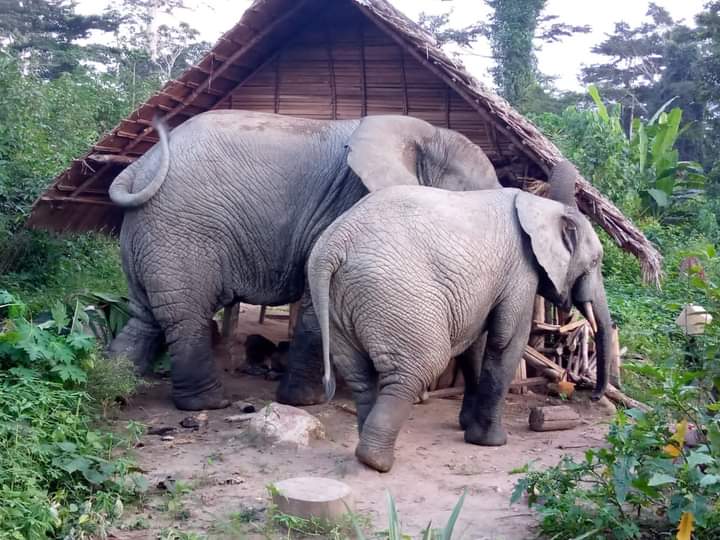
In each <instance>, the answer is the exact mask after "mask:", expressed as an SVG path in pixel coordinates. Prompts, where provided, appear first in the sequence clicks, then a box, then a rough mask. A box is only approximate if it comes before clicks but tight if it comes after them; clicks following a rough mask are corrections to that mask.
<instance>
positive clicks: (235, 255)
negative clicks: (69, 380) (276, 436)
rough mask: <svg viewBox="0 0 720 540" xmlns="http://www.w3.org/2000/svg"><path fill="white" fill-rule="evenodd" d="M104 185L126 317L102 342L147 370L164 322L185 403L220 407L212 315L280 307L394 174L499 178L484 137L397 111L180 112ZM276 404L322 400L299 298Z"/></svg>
mask: <svg viewBox="0 0 720 540" xmlns="http://www.w3.org/2000/svg"><path fill="white" fill-rule="evenodd" d="M157 129H158V132H159V135H160V143H159V144H157V145H156V146H155V147H154V148H153V149H151V150H150V151H149V152H147V153H146V154H145V155H144V156H143V157H141V158H140V159H138V160H137V162H135V163H133V164H132V165H130V166H129V167H128V168H127V169H126V170H125V171H123V172H122V173H121V174H120V175H119V176H118V177H117V179H116V180H115V181H114V182H113V184H112V186H111V187H110V191H109V193H110V197H111V198H112V200H113V201H114V202H115V203H117V204H119V205H120V206H123V207H125V208H126V211H125V220H124V222H123V227H122V231H121V235H120V243H121V249H122V260H123V267H124V270H125V273H126V275H127V278H128V282H129V289H130V309H131V313H132V318H131V320H130V322H129V323H128V325H127V326H126V327H125V329H124V330H123V332H122V333H121V334H120V335H119V336H118V337H117V338H116V339H115V341H114V342H113V343H112V344H111V346H110V351H109V352H110V353H111V354H112V355H125V356H128V357H129V358H131V359H132V360H133V361H134V362H135V364H136V365H137V366H138V368H139V370H140V371H145V370H146V369H147V367H148V362H149V360H150V359H151V358H152V357H153V354H154V352H155V351H156V349H157V346H158V342H159V341H160V338H161V336H162V334H163V333H164V335H165V339H166V341H167V344H168V346H169V348H170V354H171V358H172V383H173V394H172V395H173V400H174V402H175V405H176V406H177V407H178V408H180V409H186V410H198V409H210V408H219V407H223V406H226V405H227V404H228V402H227V400H225V399H223V396H222V390H221V386H220V383H219V381H218V379H217V378H216V375H215V369H214V362H213V358H212V353H211V331H210V328H211V326H210V324H211V321H210V320H211V317H212V315H213V313H215V311H216V310H218V309H219V308H221V307H223V306H228V305H231V304H233V303H236V302H247V303H251V304H265V305H281V304H287V303H289V302H294V301H297V300H299V299H300V298H301V296H303V291H304V290H305V275H304V268H305V263H306V261H307V256H308V254H309V252H310V248H311V246H312V245H313V243H314V242H315V240H316V239H317V237H318V236H319V235H320V233H321V232H322V231H323V230H325V228H326V227H327V226H328V225H330V223H332V222H333V221H334V220H335V218H337V217H338V216H339V215H340V214H341V213H343V212H344V211H345V210H347V209H348V208H350V207H351V206H352V205H353V204H354V203H355V202H357V201H358V200H360V199H361V198H362V197H363V196H364V195H366V194H367V193H368V190H370V191H372V190H376V189H380V188H383V187H386V186H390V185H394V184H415V185H417V184H421V185H427V186H436V187H440V188H444V189H449V190H458V191H461V190H473V189H487V188H494V187H498V186H499V184H498V182H497V177H496V175H495V172H494V169H493V167H492V165H491V163H490V161H489V160H488V159H487V157H486V156H485V154H484V153H483V152H482V151H481V150H480V148H479V147H477V146H476V145H474V144H472V143H471V142H470V141H469V140H468V139H466V138H465V137H463V136H462V135H460V134H458V133H456V132H453V131H450V130H446V129H439V128H435V127H433V126H431V125H430V124H427V123H426V122H423V121H421V120H418V119H415V118H411V117H404V116H375V117H368V118H365V119H363V120H350V121H334V122H333V121H316V120H305V119H298V118H291V117H284V116H279V115H273V114H263V113H252V112H246V111H212V112H207V113H204V114H200V115H198V116H195V117H194V118H192V119H190V120H188V121H187V122H185V123H183V124H182V125H181V126H179V127H178V128H177V129H175V130H174V131H173V132H172V135H171V136H170V137H168V134H167V133H166V130H165V129H164V128H163V127H162V125H159V126H157ZM302 306H303V307H302V312H301V314H300V316H299V319H298V326H297V328H296V330H295V337H294V339H293V342H292V345H291V348H290V353H289V360H288V361H289V367H288V371H287V372H286V374H285V377H284V379H283V381H282V382H281V384H280V386H279V389H278V399H279V400H280V401H282V402H284V403H291V404H310V403H315V402H319V401H321V400H322V388H321V386H320V384H319V383H320V380H319V379H320V375H319V374H320V372H321V366H322V364H321V354H320V353H321V350H320V333H319V329H318V326H317V319H316V317H315V314H314V311H313V309H312V304H311V301H310V297H309V295H308V296H307V297H304V298H303V302H302Z"/></svg>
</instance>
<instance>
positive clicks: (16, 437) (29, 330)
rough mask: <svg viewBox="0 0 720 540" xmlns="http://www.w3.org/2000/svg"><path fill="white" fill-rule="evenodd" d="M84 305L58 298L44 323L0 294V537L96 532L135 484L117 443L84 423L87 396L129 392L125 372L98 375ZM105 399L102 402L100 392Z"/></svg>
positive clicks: (90, 402)
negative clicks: (71, 305)
mask: <svg viewBox="0 0 720 540" xmlns="http://www.w3.org/2000/svg"><path fill="white" fill-rule="evenodd" d="M86 322H87V318H86V315H85V311H84V310H83V309H82V307H81V305H80V304H79V302H76V304H75V308H74V310H73V311H72V312H71V311H69V310H68V309H67V307H66V306H65V305H64V304H62V303H56V304H55V305H54V306H53V308H52V309H51V310H50V317H48V318H47V320H46V321H44V322H40V323H38V322H35V321H33V320H32V318H31V314H30V311H29V309H28V308H27V306H25V305H24V304H23V303H22V302H20V301H19V300H17V299H16V298H14V297H13V296H11V295H10V294H8V293H7V292H6V291H0V369H1V371H0V501H2V504H1V505H0V537H2V538H18V539H19V538H44V537H48V536H51V537H62V536H66V537H68V538H90V537H95V536H102V535H104V531H105V528H106V526H107V524H108V523H109V522H110V521H111V520H112V519H114V518H116V517H118V516H119V515H120V514H121V513H122V508H123V502H122V501H123V498H126V497H129V496H131V495H132V494H133V493H134V492H136V491H137V490H139V489H142V487H143V486H142V480H141V479H139V478H136V477H134V476H132V474H131V473H133V472H134V469H133V466H132V463H131V462H130V461H128V460H127V459H125V458H124V457H123V456H122V452H121V450H122V449H123V448H124V441H123V440H122V439H120V438H118V437H117V436H115V435H113V434H111V433H108V432H104V431H102V430H100V429H97V428H94V427H93V418H94V412H95V411H96V410H97V401H96V399H94V398H93V396H91V395H90V394H89V393H88V391H91V392H97V395H98V397H99V398H100V401H101V404H103V403H102V402H103V400H105V401H107V400H108V399H114V397H115V396H116V395H119V394H121V393H127V392H130V391H132V389H133V387H134V383H135V379H134V376H133V375H132V371H126V370H125V371H123V370H124V368H123V366H122V365H120V366H117V367H113V368H112V370H111V371H108V365H107V364H106V361H105V360H100V357H99V355H98V353H97V350H96V345H95V340H94V338H93V337H92V336H90V335H87V334H86V333H84V331H83V330H84V324H85V323H86ZM108 396H112V398H108Z"/></svg>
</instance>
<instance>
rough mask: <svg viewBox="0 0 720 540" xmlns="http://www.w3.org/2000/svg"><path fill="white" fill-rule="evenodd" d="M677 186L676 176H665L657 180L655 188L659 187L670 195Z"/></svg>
mask: <svg viewBox="0 0 720 540" xmlns="http://www.w3.org/2000/svg"><path fill="white" fill-rule="evenodd" d="M674 188H675V176H664V177H662V178H658V179H657V180H655V189H659V190H660V191H662V192H663V193H665V194H666V195H667V196H668V197H669V196H670V195H672V192H673V189H674Z"/></svg>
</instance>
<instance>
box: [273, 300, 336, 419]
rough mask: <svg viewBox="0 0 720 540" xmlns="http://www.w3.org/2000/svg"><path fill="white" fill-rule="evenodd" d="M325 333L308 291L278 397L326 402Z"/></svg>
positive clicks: (291, 401)
mask: <svg viewBox="0 0 720 540" xmlns="http://www.w3.org/2000/svg"><path fill="white" fill-rule="evenodd" d="M322 374H323V363H322V336H321V334H320V325H319V323H318V320H317V317H316V316H315V310H314V309H313V306H312V300H311V298H310V293H309V292H308V291H306V292H305V294H304V295H303V298H302V301H301V304H300V308H299V313H298V320H297V325H296V326H295V332H294V333H293V337H292V341H291V342H290V350H289V351H288V366H287V371H286V372H285V374H284V375H283V377H282V379H280V385H279V386H278V389H277V400H278V401H279V402H280V403H285V404H287V405H315V404H317V403H323V402H324V401H325V392H324V390H323V385H322Z"/></svg>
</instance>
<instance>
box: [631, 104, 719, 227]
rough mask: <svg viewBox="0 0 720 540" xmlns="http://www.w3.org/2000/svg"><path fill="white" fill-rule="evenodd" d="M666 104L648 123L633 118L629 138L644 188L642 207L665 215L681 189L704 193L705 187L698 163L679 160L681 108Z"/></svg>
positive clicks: (641, 195) (653, 212) (641, 192)
mask: <svg viewBox="0 0 720 540" xmlns="http://www.w3.org/2000/svg"><path fill="white" fill-rule="evenodd" d="M667 105H669V102H668V103H666V104H665V105H663V107H661V108H660V109H659V110H658V111H657V112H656V113H655V114H654V115H653V117H652V118H651V119H650V120H649V121H648V122H647V123H644V122H642V121H641V120H640V119H639V118H636V119H635V120H634V121H633V137H632V139H631V141H630V148H631V150H632V156H633V158H634V160H635V161H636V162H637V166H638V173H639V175H640V177H641V183H642V186H643V189H642V190H641V191H640V197H641V200H642V207H643V210H645V211H649V212H651V213H652V214H654V215H656V216H661V215H663V214H665V213H666V212H667V211H668V210H669V209H670V207H671V204H672V202H673V196H674V195H676V194H677V192H678V190H684V191H685V192H686V193H687V190H689V189H694V190H696V193H698V194H699V193H701V191H700V190H702V189H703V188H704V187H705V172H704V171H703V168H702V165H700V164H699V163H697V162H690V161H680V160H679V153H678V150H677V148H676V146H677V142H678V138H679V137H680V135H681V134H682V131H681V129H680V121H681V120H682V110H681V109H679V108H678V107H675V108H673V109H672V110H671V111H670V112H669V113H667V112H665V110H664V109H665V108H666V106H667Z"/></svg>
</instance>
